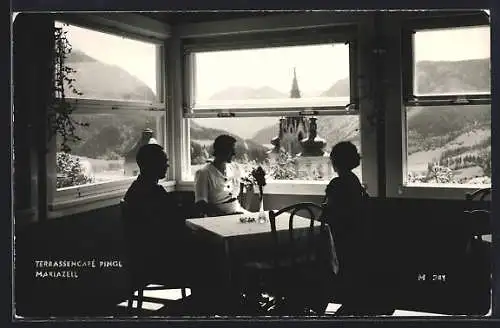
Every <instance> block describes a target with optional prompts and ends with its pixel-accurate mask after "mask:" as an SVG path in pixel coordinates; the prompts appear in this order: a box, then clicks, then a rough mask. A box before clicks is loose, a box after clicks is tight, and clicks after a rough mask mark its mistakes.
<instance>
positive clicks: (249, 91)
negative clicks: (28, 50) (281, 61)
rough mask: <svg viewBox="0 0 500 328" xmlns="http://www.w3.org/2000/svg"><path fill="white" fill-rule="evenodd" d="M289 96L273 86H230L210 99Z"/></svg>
mask: <svg viewBox="0 0 500 328" xmlns="http://www.w3.org/2000/svg"><path fill="white" fill-rule="evenodd" d="M275 98H288V95H287V94H285V93H283V92H280V91H278V90H275V89H273V88H271V87H267V86H266V87H261V88H250V87H242V86H237V87H229V88H226V89H224V90H221V91H219V92H216V93H215V94H213V95H212V96H211V97H210V100H245V99H275Z"/></svg>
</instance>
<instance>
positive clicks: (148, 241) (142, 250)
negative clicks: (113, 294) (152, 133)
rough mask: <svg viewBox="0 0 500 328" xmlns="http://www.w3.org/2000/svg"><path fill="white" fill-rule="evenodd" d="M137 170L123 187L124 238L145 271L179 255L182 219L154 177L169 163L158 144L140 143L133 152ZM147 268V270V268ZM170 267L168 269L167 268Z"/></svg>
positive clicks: (158, 268) (173, 203)
mask: <svg viewBox="0 0 500 328" xmlns="http://www.w3.org/2000/svg"><path fill="white" fill-rule="evenodd" d="M136 161H137V164H138V166H139V169H140V174H139V176H138V177H137V179H136V180H135V181H134V182H133V183H132V185H131V186H130V188H129V189H128V190H127V192H126V194H125V197H124V201H125V203H126V210H127V213H126V214H125V215H126V216H127V218H128V221H129V222H128V226H127V229H128V231H126V233H128V237H129V238H127V239H128V240H127V242H128V243H132V244H133V245H128V246H132V247H133V249H134V253H136V254H135V255H137V256H134V257H135V260H136V262H137V261H139V262H140V263H136V264H135V265H136V266H137V265H138V266H140V267H142V271H143V272H146V273H148V274H153V273H154V272H157V271H161V270H162V269H168V268H166V267H165V266H168V264H169V260H171V262H172V263H177V262H176V261H177V260H179V261H180V260H181V259H182V257H183V255H182V253H181V252H180V251H179V250H182V249H183V247H182V246H180V245H179V243H182V242H184V236H185V223H184V216H183V213H182V212H183V211H182V209H181V208H179V206H177V203H176V201H175V199H174V197H173V196H172V195H171V194H169V193H168V192H167V191H166V190H165V189H164V188H163V187H162V186H161V185H159V184H158V180H160V179H163V178H164V177H165V175H166V172H167V169H168V167H169V164H168V158H167V154H166V153H165V152H164V150H163V148H162V147H161V146H160V145H158V144H146V145H144V146H142V147H141V148H140V149H139V151H138V152H137V155H136ZM148 271H149V272H148ZM169 271H172V270H169Z"/></svg>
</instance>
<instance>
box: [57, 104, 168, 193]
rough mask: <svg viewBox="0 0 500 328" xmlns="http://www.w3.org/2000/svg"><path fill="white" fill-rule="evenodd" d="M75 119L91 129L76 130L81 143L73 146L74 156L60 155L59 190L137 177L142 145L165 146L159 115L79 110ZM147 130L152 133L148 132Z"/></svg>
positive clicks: (58, 162) (72, 154) (58, 159)
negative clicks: (83, 112)
mask: <svg viewBox="0 0 500 328" xmlns="http://www.w3.org/2000/svg"><path fill="white" fill-rule="evenodd" d="M73 117H74V119H75V120H76V121H77V122H81V123H86V124H88V126H77V127H76V129H77V130H76V134H77V135H78V136H79V137H80V138H81V141H79V142H76V143H70V147H71V153H70V154H65V153H63V152H57V157H56V162H57V172H56V173H57V180H56V186H57V188H58V189H61V188H67V187H73V186H77V185H78V186H82V185H86V184H94V183H105V182H112V181H116V180H120V179H126V178H130V177H134V176H136V175H137V174H138V167H137V164H136V162H135V154H136V151H137V146H138V144H141V143H147V142H156V143H159V144H163V135H162V133H163V132H162V131H163V129H162V126H163V125H164V124H165V123H164V122H163V119H162V116H160V115H158V114H156V113H148V112H146V113H141V112H137V113H135V112H128V113H110V112H108V113H102V114H101V113H93V114H79V113H78V111H77V112H76V113H75V114H74V115H73ZM147 129H149V130H151V132H150V134H149V133H147V132H145V131H147ZM152 139H154V140H152ZM59 143H60V141H59V140H58V144H59Z"/></svg>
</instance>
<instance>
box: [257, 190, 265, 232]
mask: <svg viewBox="0 0 500 328" xmlns="http://www.w3.org/2000/svg"><path fill="white" fill-rule="evenodd" d="M258 221H259V223H266V222H267V216H266V211H264V195H263V191H262V188H259V216H258Z"/></svg>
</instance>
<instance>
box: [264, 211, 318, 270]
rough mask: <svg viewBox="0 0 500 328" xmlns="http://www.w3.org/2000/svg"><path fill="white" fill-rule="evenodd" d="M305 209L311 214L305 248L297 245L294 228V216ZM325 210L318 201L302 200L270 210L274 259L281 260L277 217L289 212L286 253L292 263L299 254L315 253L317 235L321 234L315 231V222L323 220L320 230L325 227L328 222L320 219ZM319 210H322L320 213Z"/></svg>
mask: <svg viewBox="0 0 500 328" xmlns="http://www.w3.org/2000/svg"><path fill="white" fill-rule="evenodd" d="M302 210H305V211H307V213H308V215H309V220H310V222H309V226H308V232H307V240H306V247H305V248H304V249H299V248H298V247H297V246H298V244H297V242H298V241H297V239H296V235H295V229H294V217H295V216H296V214H297V213H298V212H299V211H302ZM322 211H323V206H321V205H318V204H316V203H312V202H301V203H296V204H293V205H289V206H286V207H283V208H281V209H279V210H270V211H269V223H270V225H271V234H272V237H273V242H274V251H275V254H274V261H275V262H278V261H279V260H280V258H281V259H282V257H281V254H282V253H279V250H280V247H281V246H282V245H280V242H279V237H278V231H277V229H276V217H278V216H280V215H282V214H283V213H286V212H289V213H290V216H289V219H288V240H287V241H286V246H285V247H286V250H287V251H286V253H288V254H287V255H288V256H289V259H290V261H291V263H292V264H293V263H295V262H297V260H298V257H299V254H306V255H308V254H313V253H314V251H315V249H314V247H315V246H316V243H315V241H316V237H318V236H319V234H317V233H315V229H314V224H315V222H321V223H320V232H321V231H322V229H325V227H326V223H325V222H324V221H320V220H319V218H320V217H321V215H322ZM318 212H320V213H319V214H318Z"/></svg>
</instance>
